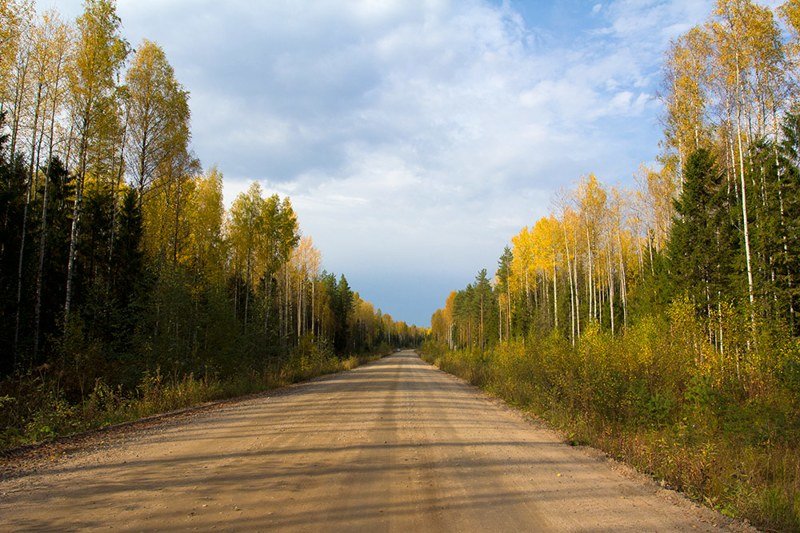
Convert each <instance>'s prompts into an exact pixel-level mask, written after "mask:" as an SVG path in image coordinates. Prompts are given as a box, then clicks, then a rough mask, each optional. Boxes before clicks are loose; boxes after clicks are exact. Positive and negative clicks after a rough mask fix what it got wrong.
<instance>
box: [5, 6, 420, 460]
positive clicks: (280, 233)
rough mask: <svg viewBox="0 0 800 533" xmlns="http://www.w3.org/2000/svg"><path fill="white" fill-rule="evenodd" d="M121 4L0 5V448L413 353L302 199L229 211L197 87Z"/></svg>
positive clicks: (401, 327)
mask: <svg viewBox="0 0 800 533" xmlns="http://www.w3.org/2000/svg"><path fill="white" fill-rule="evenodd" d="M121 24H122V22H121V20H120V19H119V17H118V16H117V13H116V6H115V2H114V1H113V0H87V1H86V2H85V4H84V12H83V14H82V15H81V16H80V17H79V18H78V19H77V20H76V21H74V22H68V21H64V20H62V19H61V18H60V16H59V14H58V13H57V12H55V11H45V12H36V9H35V5H34V3H33V2H31V1H26V0H0V449H2V448H7V447H10V446H16V445H18V444H23V443H30V442H37V441H40V440H42V439H47V438H50V437H53V436H56V435H60V434H65V433H71V432H74V431H78V430H81V429H85V428H89V427H96V426H98V425H102V424H106V423H110V422H116V421H120V420H129V419H131V418H135V417H138V416H142V415H146V414H151V413H155V412H160V411H164V410H170V409H174V408H178V407H183V406H187V405H191V404H194V403H197V402H202V401H206V400H211V399H217V398H222V397H226V396H232V395H237V394H244V393H249V392H254V391H258V390H264V389H265V388H269V387H274V386H277V385H281V384H285V383H289V382H292V381H296V380H298V379H304V378H307V377H310V376H314V375H318V374H321V373H325V372H331V371H336V370H339V369H343V368H348V367H351V366H353V365H355V364H356V362H357V360H358V358H359V357H361V356H362V355H372V354H378V353H382V352H385V351H387V350H388V349H389V346H395V345H397V346H400V345H407V344H408V345H410V344H414V343H415V342H417V340H418V339H419V338H420V335H421V333H422V332H421V331H420V330H418V329H417V328H416V327H414V326H409V325H407V324H405V323H403V322H396V321H394V320H393V319H392V317H391V316H390V315H388V314H383V313H382V312H381V311H380V310H376V309H375V308H374V307H373V306H372V305H371V304H370V303H369V302H367V301H364V300H363V299H362V298H361V297H360V296H359V294H358V293H357V292H355V291H353V290H352V289H351V287H350V285H349V283H348V281H347V279H346V278H345V276H344V275H340V276H336V275H334V274H333V273H329V272H326V271H324V270H322V266H321V256H320V253H319V251H318V250H317V249H316V248H315V247H314V245H313V242H312V240H311V238H310V237H308V236H303V235H302V234H301V231H300V226H299V222H298V220H297V216H296V213H295V211H294V209H293V207H292V204H291V201H290V200H289V198H286V197H283V198H282V197H279V196H278V195H277V194H272V195H269V194H264V192H263V191H262V190H261V188H260V187H259V185H258V184H257V183H254V184H252V185H251V186H250V187H249V189H248V190H247V191H245V192H243V193H241V194H239V195H238V196H237V197H236V198H235V199H234V201H233V203H232V205H231V206H230V208H227V209H226V207H225V205H224V203H223V196H222V183H223V177H222V173H221V172H220V171H219V170H218V169H216V168H213V167H212V168H208V169H203V168H202V165H201V163H200V161H198V160H197V158H196V157H195V156H194V155H193V153H192V151H191V148H190V141H191V130H190V109H189V94H188V92H187V91H186V90H185V89H184V88H183V87H182V85H181V84H180V82H179V81H178V80H177V79H176V78H175V73H174V70H173V68H172V66H171V65H170V64H169V62H168V60H167V57H166V55H165V53H164V51H163V49H162V48H161V47H159V46H158V44H156V43H154V42H151V41H148V40H143V41H142V42H141V43H137V44H136V47H135V48H133V47H132V46H131V44H130V43H128V42H127V41H126V40H125V38H124V36H123V35H122V34H121V33H120V28H121Z"/></svg>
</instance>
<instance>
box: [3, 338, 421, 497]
mask: <svg viewBox="0 0 800 533" xmlns="http://www.w3.org/2000/svg"><path fill="white" fill-rule="evenodd" d="M393 353H395V352H392V353H388V354H384V355H376V356H375V358H374V359H372V360H369V361H367V362H366V363H363V364H360V365H358V366H356V367H354V368H351V369H349V370H340V371H338V372H333V373H330V374H322V375H320V376H316V377H313V378H311V379H307V380H305V381H299V382H297V383H292V384H290V385H286V386H283V387H277V388H274V389H267V390H264V391H261V392H254V393H252V394H246V395H244V396H234V397H230V398H223V399H221V400H213V401H209V402H203V403H200V404H197V405H192V406H189V407H184V408H181V409H175V410H173V411H167V412H164V413H157V414H154V415H149V416H146V417H143V418H137V419H136V420H128V421H126V422H119V423H116V424H109V425H107V426H102V427H99V428H95V429H89V430H86V431H81V432H78V433H73V434H70V435H62V436H59V437H55V438H54V439H52V440H48V441H45V442H39V443H36V444H26V445H24V446H19V447H16V448H10V449H8V450H3V451H0V482H3V481H8V480H11V479H16V478H21V477H25V476H27V475H30V474H32V473H35V472H36V471H37V470H39V469H40V468H42V467H44V466H52V464H53V463H54V462H55V461H62V460H67V459H68V458H70V457H74V456H77V455H80V454H83V453H90V452H96V451H99V450H102V449H106V448H111V447H114V446H118V445H122V444H125V443H126V442H127V441H128V439H130V438H132V437H135V436H137V435H139V434H141V433H143V432H151V431H157V430H161V429H166V428H170V427H174V426H176V425H178V424H180V423H182V422H185V421H188V420H192V419H194V418H196V417H199V416H203V415H208V414H211V413H214V412H215V411H218V410H219V409H222V408H224V407H228V406H232V405H236V404H238V403H242V402H247V401H251V400H256V399H259V398H271V397H276V396H285V395H287V394H294V393H295V392H296V391H298V390H300V389H302V388H303V387H306V386H308V385H310V384H312V383H317V382H320V381H326V380H330V379H335V378H336V376H339V375H341V374H345V373H347V372H353V371H355V370H358V369H359V368H364V367H367V366H370V365H373V364H375V363H377V362H378V361H380V360H381V359H383V358H384V357H388V356H390V355H392V354H393ZM415 353H416V352H415Z"/></svg>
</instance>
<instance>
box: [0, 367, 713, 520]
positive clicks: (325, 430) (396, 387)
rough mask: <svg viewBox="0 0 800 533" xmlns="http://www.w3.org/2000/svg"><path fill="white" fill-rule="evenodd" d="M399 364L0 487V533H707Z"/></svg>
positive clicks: (626, 478)
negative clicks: (73, 532)
mask: <svg viewBox="0 0 800 533" xmlns="http://www.w3.org/2000/svg"><path fill="white" fill-rule="evenodd" d="M722 523H723V522H722V518H721V517H720V516H719V515H716V514H715V513H713V512H711V511H709V510H706V509H699V508H697V507H695V506H694V505H692V504H690V503H688V502H686V501H684V500H683V499H682V498H679V497H677V496H676V495H674V494H671V493H669V491H663V490H659V489H658V487H657V486H656V485H655V484H653V483H648V482H645V481H643V480H642V479H639V478H637V477H636V476H631V475H626V474H625V472H624V471H621V469H619V468H613V467H612V464H611V463H610V462H609V461H606V460H604V459H602V458H601V457H600V456H599V454H598V453H596V452H592V451H591V450H581V449H577V448H572V447H569V446H567V445H565V444H563V443H561V442H560V441H559V440H558V438H557V436H556V435H555V434H553V433H552V432H550V431H548V430H546V429H543V428H541V427H538V426H537V425H535V424H530V423H528V422H526V421H525V420H523V419H522V417H521V416H520V415H518V414H516V413H515V412H513V411H512V410H510V409H508V408H506V407H504V406H502V405H501V404H499V402H497V401H494V400H491V399H489V398H488V397H486V396H485V395H484V394H482V393H481V392H479V391H477V390H476V389H475V388H473V387H471V386H469V385H467V384H465V383H464V382H462V381H460V380H458V379H456V378H454V377H452V376H449V375H447V374H445V373H443V372H440V371H438V370H436V369H435V368H433V367H432V366H430V365H428V364H426V363H424V362H423V361H421V360H420V359H419V358H418V357H417V356H416V355H415V354H413V353H411V352H402V353H399V354H396V355H394V356H391V357H388V358H385V359H382V360H380V361H378V362H376V363H374V364H371V365H367V366H364V367H361V368H358V369H356V370H354V371H350V372H346V373H342V374H337V375H334V376H330V377H327V378H324V379H322V380H318V381H312V382H310V383H307V384H303V385H300V386H296V387H292V388H290V389H287V390H285V391H282V392H279V393H276V394H274V395H272V396H270V397H266V396H265V397H260V398H254V399H249V400H245V401H242V402H238V403H234V404H229V405H225V406H223V407H222V408H220V409H216V410H211V411H208V412H204V413H201V414H199V415H197V416H196V417H194V418H192V419H190V420H188V421H187V420H183V421H181V422H180V423H174V424H167V425H165V426H163V427H160V428H157V429H155V430H152V431H145V432H141V434H139V435H136V436H135V437H126V438H124V439H123V438H120V439H119V441H118V442H116V443H114V444H112V445H110V446H103V447H102V448H100V449H98V450H95V451H87V452H84V453H81V454H78V455H76V456H73V457H68V458H66V459H60V460H56V461H54V462H53V463H52V464H48V465H46V466H44V467H41V468H39V469H38V470H37V471H35V472H33V473H30V474H28V475H26V476H23V477H19V478H16V479H9V480H6V481H4V482H1V483H0V530H2V531H8V530H30V529H47V530H65V529H79V528H101V529H107V528H113V529H124V530H151V529H161V530H174V529H195V528H196V529H198V530H208V529H214V528H216V529H222V530H232V529H236V530H259V531H264V530H273V529H278V530H305V531H319V530H324V531H330V530H365V531H385V530H393V531H403V532H405V531H446V530H447V531H450V530H452V531H481V530H483V531H547V530H554V531H562V530H569V531H578V530H579V531H601V530H613V531H671V530H699V531H715V530H717V528H718V527H719V525H720V524H722Z"/></svg>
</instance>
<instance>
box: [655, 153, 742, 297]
mask: <svg viewBox="0 0 800 533" xmlns="http://www.w3.org/2000/svg"><path fill="white" fill-rule="evenodd" d="M683 175H684V185H683V190H682V192H681V194H680V196H679V197H678V199H677V200H676V201H675V211H676V216H675V218H674V220H673V223H672V230H671V233H670V237H669V241H668V244H667V255H668V257H669V260H670V268H671V272H672V274H673V276H674V280H675V282H676V286H677V289H678V290H679V291H680V292H682V293H688V294H689V295H690V296H691V297H692V298H694V299H695V303H696V304H697V305H698V307H702V308H705V309H706V310H707V311H709V310H711V309H712V308H713V307H714V306H715V305H716V303H717V302H719V301H720V300H721V299H724V300H726V301H727V300H729V299H730V298H732V297H733V296H735V295H736V291H735V290H734V289H732V288H731V287H732V286H733V284H732V283H731V281H732V277H733V275H734V272H735V268H734V267H735V260H736V251H737V246H738V239H737V235H736V229H735V227H734V226H733V224H732V223H731V220H730V213H732V212H733V211H732V206H731V202H730V198H729V193H728V191H727V188H726V186H725V182H724V175H723V173H722V172H720V171H719V169H718V168H717V166H716V163H715V160H714V156H713V155H712V154H711V152H709V151H708V150H706V149H705V148H701V149H699V150H696V151H695V152H694V153H692V154H691V155H690V156H689V158H688V159H687V161H686V166H685V168H684V171H683Z"/></svg>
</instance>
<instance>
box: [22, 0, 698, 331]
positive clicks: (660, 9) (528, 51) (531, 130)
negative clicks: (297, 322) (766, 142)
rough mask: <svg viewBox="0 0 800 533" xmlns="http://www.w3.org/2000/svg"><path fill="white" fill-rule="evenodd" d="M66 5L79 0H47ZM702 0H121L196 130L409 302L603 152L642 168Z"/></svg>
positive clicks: (500, 241) (428, 301)
mask: <svg viewBox="0 0 800 533" xmlns="http://www.w3.org/2000/svg"><path fill="white" fill-rule="evenodd" d="M38 4H39V6H40V8H47V7H50V6H53V7H55V8H56V9H57V10H59V11H60V12H61V13H62V14H63V15H64V16H66V17H70V18H72V17H74V16H76V15H78V14H79V13H80V11H81V1H80V0H49V1H48V0H39V2H38ZM711 9H712V3H711V1H708V0H614V1H610V2H602V3H598V2H594V1H580V0H563V1H527V2H524V1H520V0H505V1H500V0H495V1H489V0H420V1H409V0H360V1H345V0H308V1H300V0H285V1H280V0H274V1H254V0H226V1H224V2H221V1H218V0H118V13H119V15H120V17H121V18H122V22H123V34H124V36H125V37H126V38H127V39H128V41H129V42H130V43H131V45H132V46H133V47H134V48H135V47H136V46H137V45H138V44H139V43H141V40H142V39H143V38H147V39H150V40H153V41H155V42H157V43H158V44H160V45H161V46H162V47H163V48H164V49H165V51H166V53H167V57H168V58H169V60H170V62H171V63H172V65H173V66H174V67H175V71H176V75H177V77H178V79H179V81H180V82H181V83H182V84H183V85H184V87H185V88H186V89H187V90H188V91H189V92H190V106H191V110H192V132H193V139H192V147H193V150H194V152H195V153H196V155H197V156H198V157H199V158H200V160H201V161H202V163H203V165H204V167H206V168H209V167H211V166H212V165H216V166H217V167H218V168H219V169H220V170H221V171H222V173H223V174H224V176H225V178H224V183H225V189H224V192H225V200H226V202H227V203H228V204H230V202H231V201H232V200H233V198H234V197H235V196H236V195H237V194H238V193H239V192H242V191H244V190H245V189H246V188H247V187H248V186H249V184H250V183H252V182H253V181H258V182H259V183H260V184H261V186H262V187H263V188H264V190H265V191H267V192H268V193H273V192H275V193H278V194H280V195H288V196H290V198H291V200H292V203H293V205H294V207H295V209H296V211H297V212H298V217H299V220H300V225H301V229H302V232H303V234H304V235H309V236H311V237H312V238H313V240H314V244H315V246H316V247H317V248H318V249H319V250H320V251H321V253H322V258H323V266H324V267H325V268H326V269H327V270H329V271H333V272H336V273H337V274H338V273H344V274H345V275H346V276H347V278H348V281H349V282H350V285H351V286H352V287H353V288H354V289H355V290H358V291H359V292H360V294H361V296H362V297H363V298H364V299H366V300H369V301H371V302H373V303H374V304H375V305H376V307H379V308H381V309H382V310H383V311H384V312H387V313H389V314H391V315H392V316H393V317H394V318H395V319H397V320H405V321H407V322H409V323H416V324H418V325H422V326H426V325H428V324H429V321H430V315H431V313H432V312H433V311H434V310H435V309H436V308H437V307H440V306H442V305H443V303H444V300H445V298H446V296H447V294H448V293H449V292H450V291H451V290H453V289H458V288H462V287H464V286H465V285H466V284H467V283H469V282H470V281H471V280H473V279H474V277H475V275H476V273H477V272H478V270H479V269H481V268H486V269H488V271H489V273H490V274H492V273H494V271H495V269H496V265H497V259H498V257H499V256H500V254H501V252H502V250H503V247H504V246H505V245H506V244H507V243H508V242H509V241H510V239H511V237H512V236H513V235H515V234H516V233H518V232H519V230H520V229H521V228H522V227H523V226H526V225H531V224H533V223H534V222H535V221H536V219H538V218H539V217H541V216H546V215H547V214H549V212H550V211H551V209H552V207H553V199H554V198H555V196H556V195H557V194H558V193H559V191H562V190H565V189H569V188H571V187H573V186H574V184H575V183H576V182H577V181H578V180H579V179H580V177H581V176H584V175H586V174H588V173H590V172H594V173H595V174H596V175H597V176H598V177H599V178H600V179H601V180H602V181H603V182H604V183H607V184H610V185H630V184H631V183H632V176H633V173H634V172H635V171H636V169H637V168H638V167H639V165H640V164H641V163H652V162H653V161H654V160H655V158H656V156H657V154H658V150H659V148H658V143H659V140H660V138H661V129H662V128H661V125H660V122H659V120H660V116H661V112H662V106H661V103H660V101H659V99H658V94H659V91H660V88H661V83H662V74H661V64H662V61H663V56H664V51H665V50H666V48H667V46H668V44H669V41H670V40H671V39H673V38H675V37H676V36H678V35H679V34H681V33H683V32H685V31H686V30H687V29H688V28H690V27H691V26H692V25H694V24H697V23H699V22H701V21H703V20H705V18H706V17H707V15H708V13H709V12H710V11H711Z"/></svg>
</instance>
